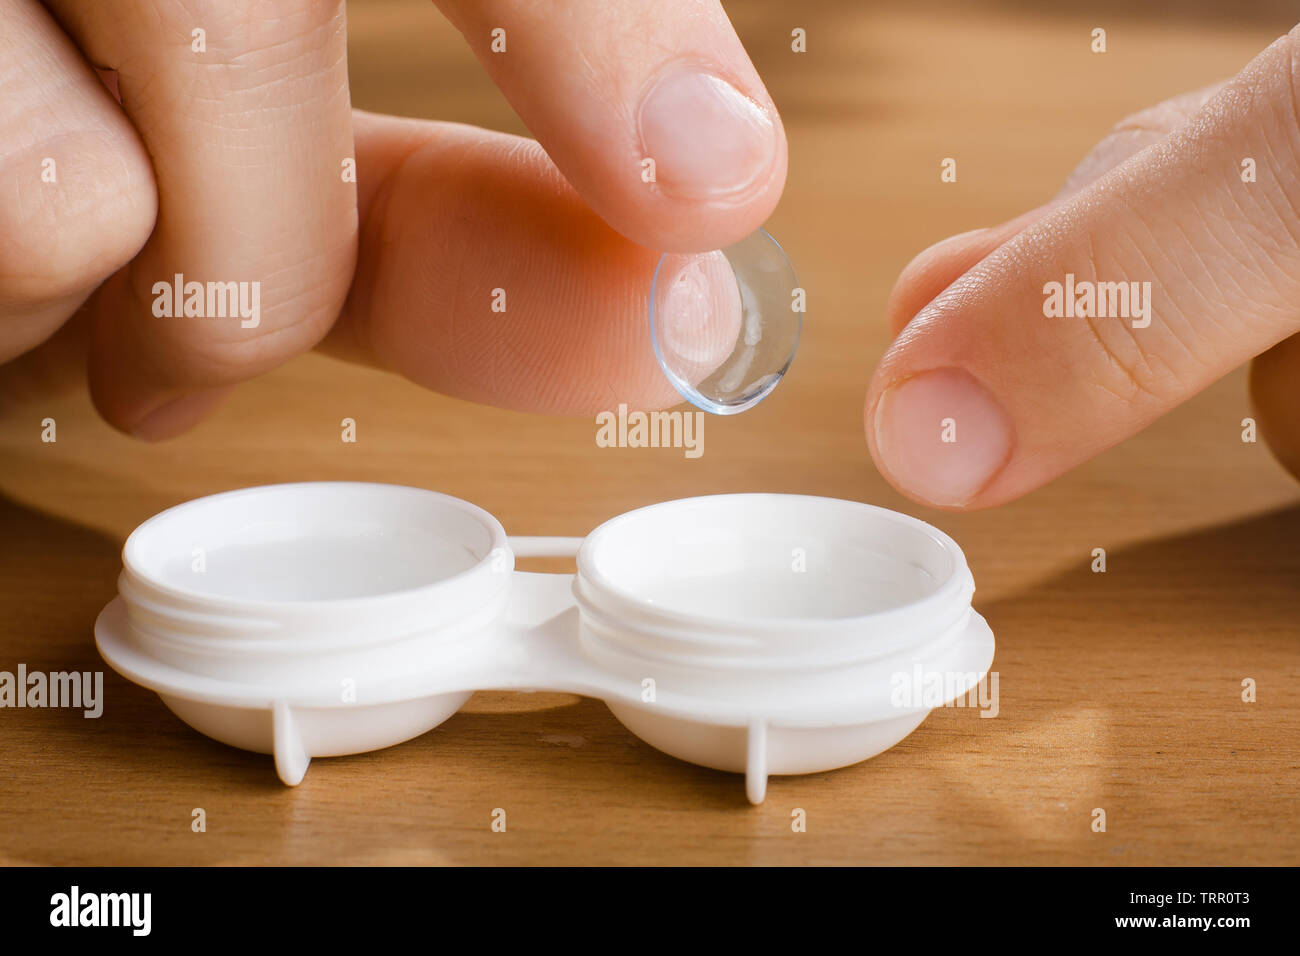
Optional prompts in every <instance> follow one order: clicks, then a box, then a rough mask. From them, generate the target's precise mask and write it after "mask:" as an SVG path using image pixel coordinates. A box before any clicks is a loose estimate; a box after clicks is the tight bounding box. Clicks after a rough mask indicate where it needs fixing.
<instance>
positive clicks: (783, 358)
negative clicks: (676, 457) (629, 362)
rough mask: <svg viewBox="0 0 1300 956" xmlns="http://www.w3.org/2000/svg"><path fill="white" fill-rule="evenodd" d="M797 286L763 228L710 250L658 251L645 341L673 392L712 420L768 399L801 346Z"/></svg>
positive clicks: (792, 273) (800, 307)
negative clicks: (650, 344)
mask: <svg viewBox="0 0 1300 956" xmlns="http://www.w3.org/2000/svg"><path fill="white" fill-rule="evenodd" d="M798 286H799V283H798V281H797V280H796V279H795V274H794V267H793V266H791V265H790V260H789V259H787V258H786V256H785V252H783V251H782V249H781V247H780V245H778V244H777V241H776V240H775V239H773V238H772V237H771V236H770V235H768V234H767V232H765V231H764V230H762V229H760V230H758V231H757V232H755V233H753V234H752V235H750V236H747V237H746V238H744V239H742V240H740V242H737V243H735V244H734V245H731V246H728V247H727V248H725V249H720V250H717V251H715V252H707V253H703V254H678V253H664V255H663V256H661V257H660V259H659V265H658V266H657V267H656V268H655V275H654V281H653V283H652V284H651V286H650V335H651V338H652V340H653V342H654V349H655V357H656V358H657V359H658V360H659V365H660V367H661V368H662V369H663V370H664V374H665V375H667V376H668V380H669V381H670V382H672V383H673V387H674V388H676V389H677V391H679V392H680V393H681V394H682V397H683V398H685V399H686V400H687V401H688V402H690V403H691V404H692V405H694V406H696V407H697V408H702V409H704V410H705V411H706V412H712V413H713V414H715V415H735V414H736V413H737V412H743V411H745V410H746V409H749V408H753V407H754V406H755V405H757V404H758V403H759V402H761V401H762V400H763V399H764V398H766V397H767V396H768V395H769V394H770V393H771V391H772V389H774V388H776V386H777V383H778V382H780V381H781V378H782V376H784V375H785V373H786V370H787V369H788V368H789V367H790V363H791V362H792V361H794V353H795V350H796V349H797V348H798V346H799V329H800V326H801V325H802V320H803V302H802V299H803V294H802V292H801V291H800V290H799V288H798Z"/></svg>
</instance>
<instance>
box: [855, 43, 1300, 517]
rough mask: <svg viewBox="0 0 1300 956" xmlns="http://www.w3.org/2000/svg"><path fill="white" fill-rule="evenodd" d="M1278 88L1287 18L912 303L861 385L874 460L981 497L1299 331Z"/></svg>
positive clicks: (1294, 69) (1288, 135) (1287, 79)
mask: <svg viewBox="0 0 1300 956" xmlns="http://www.w3.org/2000/svg"><path fill="white" fill-rule="evenodd" d="M1297 102H1300V27H1298V28H1297V29H1295V30H1292V31H1291V33H1290V34H1289V35H1287V36H1285V37H1283V38H1281V39H1279V40H1278V41H1277V42H1275V43H1274V44H1273V45H1272V46H1270V47H1269V48H1268V49H1267V50H1265V51H1264V52H1263V53H1261V54H1260V55H1259V56H1258V57H1256V58H1255V59H1254V60H1253V61H1252V62H1251V63H1250V64H1249V65H1248V66H1247V67H1246V69H1245V70H1243V71H1242V72H1241V73H1240V74H1239V75H1238V76H1237V77H1235V78H1234V79H1233V80H1231V81H1229V82H1228V83H1227V84H1225V85H1224V86H1223V87H1222V88H1221V89H1220V90H1219V91H1218V92H1217V93H1216V94H1214V95H1213V96H1212V97H1210V98H1209V100H1208V101H1207V102H1206V103H1205V105H1204V106H1203V107H1202V108H1201V109H1200V110H1199V111H1198V112H1196V113H1195V114H1194V115H1193V116H1192V117H1191V118H1190V119H1189V120H1188V122H1186V123H1185V124H1183V125H1182V126H1180V127H1179V128H1177V129H1175V130H1174V131H1173V132H1172V133H1170V134H1169V135H1168V136H1167V137H1164V138H1162V139H1160V140H1159V141H1157V142H1155V143H1153V144H1151V145H1149V146H1147V147H1146V148H1144V149H1142V150H1140V151H1139V152H1137V153H1135V154H1134V155H1133V156H1131V157H1130V158H1129V159H1128V160H1126V161H1125V162H1123V163H1121V164H1120V165H1118V166H1116V167H1114V168H1113V169H1111V170H1110V171H1109V172H1107V173H1105V174H1103V175H1101V176H1100V177H1099V178H1096V179H1093V180H1091V181H1090V182H1088V184H1087V185H1085V186H1084V187H1083V188H1082V189H1079V190H1078V191H1077V192H1075V193H1073V194H1072V195H1068V196H1066V197H1063V198H1061V199H1058V201H1057V202H1055V203H1053V204H1052V205H1051V206H1050V207H1049V208H1048V209H1046V210H1044V211H1043V213H1042V215H1040V216H1039V217H1038V218H1036V219H1033V221H1031V222H1030V223H1029V224H1028V225H1027V226H1026V227H1025V228H1024V229H1023V230H1021V231H1019V232H1017V233H1016V234H1015V235H1013V236H1011V237H1010V238H1008V239H1007V240H1006V241H1005V242H1003V243H1002V244H1001V245H999V246H997V248H995V249H993V250H992V251H991V252H990V253H989V254H988V255H987V256H986V257H984V258H982V259H981V260H980V261H979V262H978V263H977V264H975V265H974V267H973V268H971V269H970V271H968V272H966V273H965V274H964V275H962V276H961V277H960V278H959V279H957V280H956V281H955V282H953V283H952V284H951V285H949V286H948V287H947V288H946V289H944V290H943V291H942V292H941V293H939V294H938V295H937V296H936V297H935V298H934V299H933V300H932V301H930V302H929V304H928V305H926V306H925V307H924V308H922V309H921V310H920V312H919V313H918V314H917V315H916V317H915V318H914V319H913V320H912V321H911V322H910V323H908V325H907V326H906V328H905V329H903V331H902V332H901V333H900V335H899V336H898V338H897V340H896V341H895V343H894V345H893V346H892V347H891V348H890V350H889V351H888V352H887V353H886V355H885V357H884V359H883V360H882V361H881V364H880V366H879V368H878V369H877V370H876V374H875V377H874V378H873V380H872V383H871V386H870V388H869V390H868V393H867V403H866V430H867V440H868V444H869V445H870V448H871V453H872V455H873V457H874V458H875V460H876V462H877V464H878V465H879V466H880V469H881V471H882V472H883V473H884V475H885V477H886V478H887V479H889V481H890V482H891V483H892V484H893V485H894V486H895V487H897V488H898V489H899V490H900V491H902V492H903V493H904V494H907V495H909V496H910V497H912V498H914V499H916V500H918V501H921V502H923V503H926V504H930V505H935V506H938V507H946V508H978V507H985V506H989V505H995V504H1000V503H1002V502H1005V501H1008V500H1010V499H1013V498H1016V497H1019V496H1020V495H1023V494H1025V493H1026V492H1028V491H1031V490H1032V489H1034V488H1036V487H1038V486H1040V485H1042V484H1044V483H1046V482H1048V481H1050V480H1051V479H1052V478H1055V477H1056V476H1057V475H1059V474H1061V473H1062V472H1064V471H1067V470H1068V469H1070V468H1072V467H1074V466H1075V465H1077V464H1080V463H1081V462H1083V461H1086V460H1087V459H1088V458H1091V457H1092V456H1094V455H1096V454H1098V453H1100V452H1101V451H1103V450H1105V449H1106V448H1109V447H1110V446H1112V445H1114V444H1116V443H1118V442H1119V441H1121V440H1123V439H1124V438H1127V437H1128V436H1130V435H1132V434H1134V433H1135V432H1137V431H1139V430H1140V429H1142V428H1143V427H1145V426H1146V425H1148V424H1149V423H1150V422H1152V421H1153V420H1154V419H1156V418H1157V417H1159V416H1160V415H1162V414H1163V413H1165V412H1166V411H1168V410H1169V409H1171V408H1173V407H1174V406H1175V405H1177V404H1179V403H1180V402H1182V401H1184V400H1186V399H1188V398H1190V397H1191V396H1192V395H1194V394H1196V393H1197V392H1199V391H1200V390H1201V389H1203V388H1205V387H1206V386H1207V385H1209V384H1211V383H1212V382H1213V381H1215V380H1216V379H1218V378H1220V377H1221V376H1223V375H1224V374H1226V373H1227V372H1228V371H1230V370H1231V369H1233V368H1234V367H1236V366H1237V365H1240V364H1242V363H1244V362H1245V361H1247V360H1248V359H1250V358H1251V357H1252V356H1254V355H1256V354H1258V353H1259V352H1262V351H1264V350H1265V349H1267V348H1269V347H1270V346H1272V345H1274V344H1275V343H1277V342H1279V341H1281V340H1282V339H1284V338H1286V337H1287V336H1288V335H1290V334H1292V333H1294V332H1297V331H1300V114H1298V113H1297V109H1296V103H1297ZM1247 160H1249V163H1246V161H1247ZM1244 163H1245V167H1244V166H1243V164H1244ZM1247 167H1249V168H1253V169H1254V173H1255V174H1254V176H1248V175H1246V174H1245V173H1244V172H1243V169H1244V168H1247ZM998 238H1001V236H998Z"/></svg>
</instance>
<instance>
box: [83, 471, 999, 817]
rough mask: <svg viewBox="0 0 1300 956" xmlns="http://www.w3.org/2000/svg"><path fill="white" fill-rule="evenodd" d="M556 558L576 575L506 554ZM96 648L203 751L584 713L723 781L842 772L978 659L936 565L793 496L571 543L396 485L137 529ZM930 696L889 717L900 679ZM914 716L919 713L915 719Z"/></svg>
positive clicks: (634, 515) (967, 577) (968, 679)
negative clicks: (482, 701)
mask: <svg viewBox="0 0 1300 956" xmlns="http://www.w3.org/2000/svg"><path fill="white" fill-rule="evenodd" d="M573 554H576V556H577V565H578V569H577V574H576V575H575V574H539V573H532V572H523V571H516V570H515V569H514V559H515V556H516V555H520V556H523V555H529V556H533V555H573ZM118 590H119V595H118V597H117V598H115V599H114V600H113V601H112V602H110V603H109V605H108V606H107V607H106V608H105V609H104V611H103V612H102V613H101V615H100V617H99V619H98V621H97V622H96V625H95V635H96V642H97V645H98V647H99V650H100V653H101V654H102V655H103V657H104V659H105V660H106V661H107V662H108V663H109V664H110V665H111V666H112V667H113V668H114V669H115V670H117V671H118V672H120V673H121V674H123V675H124V676H125V677H127V678H128V679H130V680H132V681H135V682H136V683H138V684H141V685H143V686H145V687H148V688H150V689H152V690H154V691H155V692H156V693H158V694H159V696H160V697H161V698H162V699H163V701H164V703H165V704H166V705H167V706H168V707H169V708H170V709H171V710H172V711H173V712H175V713H176V714H177V716H179V717H180V718H181V719H182V720H184V721H185V722H186V723H188V724H189V725H190V726H192V727H193V728H194V729H196V730H198V731H199V732H200V733H203V734H206V735H207V736H209V737H212V738H214V739H217V740H220V741H222V742H224V743H227V744H231V745H233V746H236V747H241V748H243V749H246V750H252V751H256V752H260V753H268V754H273V755H274V757H275V765H276V769H277V771H278V773H279V775H280V778H281V779H282V780H283V781H284V782H285V783H286V784H289V785H296V784H297V783H299V782H300V781H301V780H302V779H303V776H304V774H305V773H306V770H307V767H308V764H309V763H310V761H311V759H312V758H314V757H328V756H339V755H344V754H351V753H361V752H366V751H370V750H377V749H380V748H383V747H388V746H392V745H394V744H398V743H401V742H402V741H404V740H409V739H411V738H412V737H415V736H419V735H420V734H423V733H426V732H427V731H429V730H432V729H433V728H434V727H436V726H437V725H438V724H440V723H442V722H443V721H444V720H446V719H447V718H448V717H450V716H451V715H452V714H453V713H455V712H456V711H457V710H458V709H459V708H460V707H461V706H462V705H463V704H464V703H465V701H467V700H468V699H469V697H470V695H471V694H472V693H473V692H474V691H475V690H488V689H494V690H543V689H544V690H552V691H561V692H570V693H577V694H582V695H586V696H590V697H596V698H599V699H601V700H603V701H604V702H605V703H606V705H607V706H608V707H609V708H610V710H611V712H612V713H613V714H614V716H615V717H616V718H617V719H618V720H619V721H620V722H621V723H622V724H623V725H624V726H625V727H627V728H628V729H629V730H630V731H631V732H632V733H634V734H635V735H637V736H638V737H640V738H641V739H642V740H644V741H645V742H646V743H648V744H650V745H651V746H653V747H655V748H657V749H659V750H662V751H664V752H666V753H668V754H671V755H673V756H675V757H679V758H681V759H683V760H686V761H689V762H692V763H697V764H701V765H703V766H707V767H713V768H716V769H721V770H726V771H733V772H738V773H743V774H744V775H745V778H746V792H747V794H748V796H749V799H750V800H751V801H752V802H754V803H759V802H761V801H762V799H763V796H764V794H765V791H766V784H767V778H768V776H769V774H778V775H782V774H802V773H814V772H820V771H825V770H830V769H834V768H836V767H841V766H846V765H848V764H852V763H857V762H859V761H861V760H865V759H867V758H868V757H871V756H874V755H875V754H877V753H879V752H881V751H882V750H885V749H888V748H889V747H892V746H893V745H894V744H896V743H898V742H899V741H900V740H902V739H903V738H904V737H905V736H907V734H909V733H911V731H912V730H914V729H915V728H916V727H917V726H918V725H919V724H920V723H921V721H923V720H924V719H925V717H926V715H927V714H928V713H929V712H930V710H931V709H932V708H933V707H934V706H936V705H937V704H939V703H948V702H950V701H951V700H954V699H956V698H957V697H960V696H963V695H965V694H966V693H967V692H968V691H970V690H971V688H973V687H974V686H975V685H977V684H978V683H979V681H981V680H982V679H983V677H984V675H985V674H986V673H987V671H988V668H989V666H990V664H991V662H992V658H993V646H994V645H993V636H992V633H991V631H990V630H989V627H988V625H987V624H986V623H985V621H984V619H983V618H982V617H981V616H980V615H979V614H978V613H976V612H975V611H974V610H973V609H972V608H971V604H970V600H971V595H972V594H973V592H974V582H973V580H972V578H971V574H970V571H969V569H968V568H967V566H966V562H965V558H964V557H963V555H962V552H961V550H960V548H958V546H957V545H956V543H955V542H953V541H952V539H951V538H949V537H948V536H947V535H945V534H943V533H942V532H941V531H938V530H937V529H935V528H933V527H931V526H929V525H927V524H925V523H924V522H921V521H918V520H917V519H914V518H911V517H908V516H906V515H902V514H898V513H896V512H891V511H888V510H885V509H883V508H877V507H874V506H871V505H866V504H861V503H858V502H852V501H841V500H838V499H832V498H818V497H809V496H801V495H779V494H739V495H717V496H710V497H701V498H686V499H680V500H675V501H668V502H663V503H660V504H655V505H650V506H648V507H645V508H640V509H637V510H634V511H630V512H628V513H626V514H623V515H620V516H618V517H616V518H613V519H611V520H610V521H607V522H605V523H604V524H603V525H601V526H600V527H598V528H596V529H595V530H594V531H593V532H592V533H591V534H589V535H588V536H587V537H586V538H584V539H578V538H529V537H508V536H507V535H506V533H505V530H504V529H503V528H502V527H501V524H500V522H498V521H497V520H496V519H495V518H494V517H493V516H492V515H490V514H488V513H487V512H486V511H483V510H482V509H481V508H478V507H476V506H474V505H472V504H469V503H468V502H465V501H461V500H459V499H457V498H453V497H449V496H447V495H442V494H438V493H436V492H432V491H426V490H423V489H417V488H407V487H402V486H397V485H383V484H367V483H352V482H312V483H302V484H289V485H270V486H265V487H259V488H249V489H243V490H240V491H233V492H226V493H224V494H218V495H213V496H210V497H207V498H200V499H197V500H195V501H191V502H188V503H186V504H182V505H178V506H177V507H175V508H171V509H168V510H167V511H164V512H162V513H160V514H159V515H156V516H155V517H153V518H151V519H149V520H148V521H146V522H144V523H143V524H142V525H140V527H139V528H137V529H136V530H135V531H134V532H133V533H132V534H131V536H130V537H129V538H128V539H127V542H126V545H125V547H124V548H123V571H122V574H121V576H120V578H119V583H118ZM918 669H919V672H921V673H925V674H942V675H946V679H945V682H944V684H945V695H944V700H942V701H935V700H932V699H928V698H927V699H923V700H922V699H916V697H915V696H914V697H913V699H910V700H907V701H904V702H903V703H902V704H900V702H899V700H898V699H897V694H896V693H895V690H896V687H897V680H898V677H899V675H908V677H910V676H911V675H912V674H913V673H916V672H917V671H918ZM918 696H919V695H918Z"/></svg>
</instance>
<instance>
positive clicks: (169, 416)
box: [130, 388, 229, 441]
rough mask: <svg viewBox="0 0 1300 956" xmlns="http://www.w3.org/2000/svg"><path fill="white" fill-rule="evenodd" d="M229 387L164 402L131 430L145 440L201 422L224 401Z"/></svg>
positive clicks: (170, 433)
mask: <svg viewBox="0 0 1300 956" xmlns="http://www.w3.org/2000/svg"><path fill="white" fill-rule="evenodd" d="M228 391H229V389H225V388H216V389H206V390H204V391H201V392H192V393H190V394H188V395H182V396H181V397H180V398H173V399H171V400H170V401H166V402H163V403H162V404H161V405H159V406H158V407H157V408H155V409H153V410H152V411H151V412H149V413H148V414H147V415H145V416H144V417H143V418H141V419H140V420H139V421H138V422H136V423H135V424H134V425H133V426H131V428H130V432H131V434H132V435H134V436H135V437H136V438H142V439H144V440H145V441H162V440H163V439H165V438H172V437H174V436H176V435H179V434H180V433H181V432H183V431H186V430H187V429H189V428H191V427H192V426H194V425H196V424H198V422H199V420H200V419H202V418H204V417H205V416H206V415H207V414H208V412H210V411H211V410H212V409H213V408H215V407H216V406H217V405H218V404H220V402H221V400H222V399H223V398H225V397H226V393H227V392H228Z"/></svg>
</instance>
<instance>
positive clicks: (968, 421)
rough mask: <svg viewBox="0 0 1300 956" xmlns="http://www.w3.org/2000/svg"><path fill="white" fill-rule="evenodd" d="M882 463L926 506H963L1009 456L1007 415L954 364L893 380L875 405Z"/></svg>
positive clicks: (1010, 432) (875, 427) (984, 390)
mask: <svg viewBox="0 0 1300 956" xmlns="http://www.w3.org/2000/svg"><path fill="white" fill-rule="evenodd" d="M872 427H873V429H874V430H875V437H876V451H877V453H878V455H879V456H880V458H881V459H882V461H881V465H882V466H883V467H884V469H885V470H886V471H887V472H888V473H889V477H890V478H892V479H893V480H894V482H895V484H897V485H898V486H899V487H901V488H904V489H906V490H907V491H909V492H910V493H911V494H913V495H915V496H916V497H918V498H921V499H923V500H925V501H928V502H930V503H931V504H935V505H940V506H945V507H957V506H960V505H964V504H966V503H967V502H969V501H970V500H971V499H972V498H974V497H975V496H976V495H977V494H978V493H979V492H980V491H982V490H983V489H984V488H986V487H987V486H988V484H989V483H990V482H991V481H992V480H993V478H994V476H995V475H997V473H998V472H999V471H1001V470H1002V467H1003V466H1004V465H1005V464H1006V463H1007V459H1008V458H1009V457H1010V455H1011V447H1012V443H1013V441H1014V432H1013V430H1012V425H1011V418H1010V416H1009V415H1007V413H1006V411H1005V410H1004V409H1003V408H1002V406H1001V405H1000V404H998V400H997V399H996V398H994V397H993V394H992V393H991V392H990V391H989V390H988V389H987V388H985V387H984V386H983V385H981V384H980V383H979V382H978V381H976V380H975V378H974V377H973V376H971V375H970V373H969V372H966V371H964V370H962V369H959V368H942V369H935V370H933V371H929V372H922V373H920V374H919V375H915V376H912V377H911V378H907V379H903V380H902V381H900V382H895V383H894V384H893V385H891V386H890V387H889V388H888V389H886V390H885V392H884V394H883V395H881V396H880V400H879V401H878V402H877V403H876V414H875V421H874V423H873V426H872Z"/></svg>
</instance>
